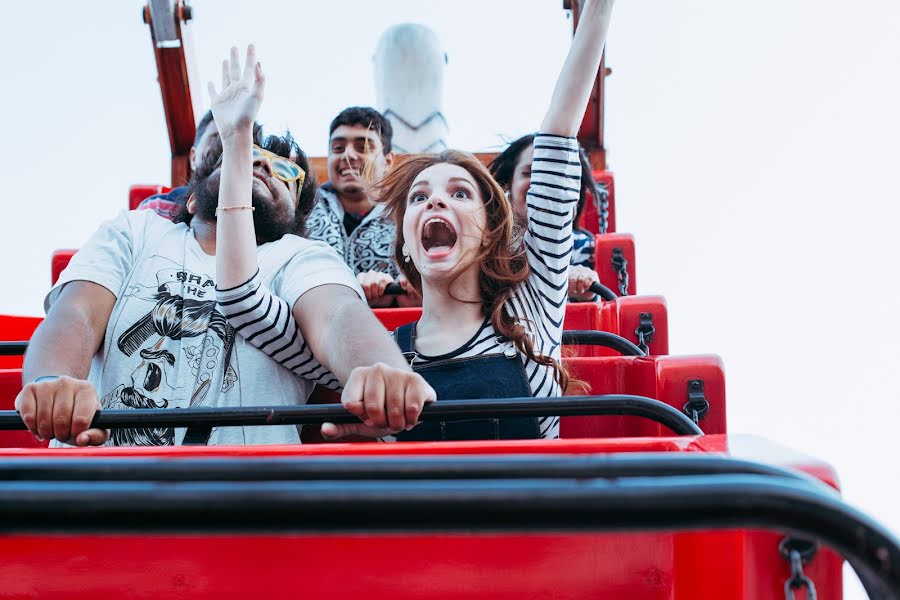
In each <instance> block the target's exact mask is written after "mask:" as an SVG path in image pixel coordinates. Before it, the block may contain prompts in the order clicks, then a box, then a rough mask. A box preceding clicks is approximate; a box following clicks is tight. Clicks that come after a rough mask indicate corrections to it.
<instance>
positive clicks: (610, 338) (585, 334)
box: [0, 286, 645, 356]
mask: <svg viewBox="0 0 900 600" xmlns="http://www.w3.org/2000/svg"><path fill="white" fill-rule="evenodd" d="M398 287H399V286H398ZM401 289H402V288H401ZM404 293H405V292H404ZM563 343H564V344H580V345H583V346H605V347H607V348H612V349H613V350H617V351H619V352H621V353H622V354H624V355H625V356H645V353H644V351H643V350H641V349H640V348H638V347H637V346H636V345H635V344H634V342H631V341H629V340H627V339H625V338H623V337H621V336H618V335H615V334H614V333H609V332H606V331H591V330H571V331H563ZM27 349H28V342H26V341H21V342H18V341H17V342H0V356H22V355H23V354H25V350H27Z"/></svg>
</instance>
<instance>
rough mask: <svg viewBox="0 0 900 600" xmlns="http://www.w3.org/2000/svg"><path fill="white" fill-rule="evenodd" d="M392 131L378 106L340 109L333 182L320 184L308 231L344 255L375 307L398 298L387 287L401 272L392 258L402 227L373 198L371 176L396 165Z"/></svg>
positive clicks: (333, 138) (333, 130) (332, 135)
mask: <svg viewBox="0 0 900 600" xmlns="http://www.w3.org/2000/svg"><path fill="white" fill-rule="evenodd" d="M392 136H393V129H392V128H391V123H390V122H389V121H388V120H387V119H385V118H384V116H383V115H382V114H381V113H379V112H378V111H377V110H375V109H374V108H369V107H362V106H353V107H350V108H346V109H344V110H343V111H341V112H340V114H338V116H336V117H335V118H334V120H333V121H332V122H331V126H330V127H329V140H328V178H329V182H328V183H326V184H325V185H323V186H322V187H320V188H319V194H320V201H319V202H318V203H317V204H316V206H315V207H314V208H313V211H312V213H311V214H310V216H309V219H308V220H307V226H308V229H309V232H308V234H307V237H309V239H313V240H320V241H323V242H326V243H328V244H329V245H331V247H332V248H334V249H335V250H336V251H337V253H338V254H340V255H341V257H342V258H343V259H344V262H346V263H347V265H348V266H349V267H350V269H351V270H352V271H353V272H354V273H355V274H356V275H357V277H358V279H359V282H360V284H361V285H362V287H363V290H364V291H365V293H366V298H367V300H368V301H369V304H370V305H371V306H376V307H377V306H390V305H391V304H392V303H393V302H394V301H395V297H394V296H385V295H384V289H385V287H386V286H387V284H389V283H391V282H393V281H395V280H396V279H397V277H398V276H399V274H400V270H399V269H398V268H397V265H396V264H394V260H393V244H394V238H395V237H396V235H397V233H396V232H397V230H396V227H395V226H394V223H393V221H391V220H390V219H389V218H387V217H386V216H385V214H384V207H383V206H381V205H377V204H375V202H373V201H372V199H371V198H369V195H368V193H367V190H366V182H367V181H378V180H379V179H381V178H382V177H384V174H385V173H386V172H387V171H388V169H390V168H391V165H392V164H393V162H394V154H393V152H392V149H391V138H392ZM409 300H410V299H408V298H404V299H403V301H404V303H405V304H409Z"/></svg>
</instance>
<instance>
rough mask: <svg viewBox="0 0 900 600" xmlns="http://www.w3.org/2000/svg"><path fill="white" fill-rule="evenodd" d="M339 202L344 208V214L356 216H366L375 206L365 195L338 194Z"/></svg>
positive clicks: (362, 193) (361, 193)
mask: <svg viewBox="0 0 900 600" xmlns="http://www.w3.org/2000/svg"><path fill="white" fill-rule="evenodd" d="M337 198H338V201H339V202H340V203H341V206H343V207H344V212H348V213H353V214H354V215H364V214H366V213H367V212H369V211H370V210H372V207H373V206H375V203H374V202H372V201H371V200H370V199H369V197H368V196H367V195H366V194H365V193H364V192H360V193H358V194H341V193H338V194H337Z"/></svg>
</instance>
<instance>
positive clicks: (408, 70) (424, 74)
mask: <svg viewBox="0 0 900 600" xmlns="http://www.w3.org/2000/svg"><path fill="white" fill-rule="evenodd" d="M374 60H375V94H376V99H377V100H376V101H377V104H378V110H380V111H381V113H382V114H384V116H385V117H387V118H388V119H390V121H391V125H392V126H393V127H394V143H393V145H394V152H407V153H414V152H440V151H441V150H446V149H447V120H446V119H445V118H444V114H443V112H442V108H443V97H444V68H445V66H446V65H447V54H446V53H445V52H444V50H443V47H442V46H441V43H440V41H438V38H437V36H436V35H435V34H434V32H433V31H431V30H430V29H429V28H427V27H425V26H424V25H417V24H415V23H403V24H401V25H394V26H392V27H390V28H388V29H387V30H385V32H384V33H382V34H381V38H379V40H378V47H377V48H376V50H375V59H374Z"/></svg>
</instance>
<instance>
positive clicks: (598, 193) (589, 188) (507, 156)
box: [488, 133, 603, 229]
mask: <svg viewBox="0 0 900 600" xmlns="http://www.w3.org/2000/svg"><path fill="white" fill-rule="evenodd" d="M534 136H535V134H533V133H529V134H527V135H523V136H522V137H520V138H519V139H517V140H514V141H513V142H512V143H510V145H509V146H507V147H506V149H505V150H504V151H503V152H501V153H500V154H498V155H497V158H495V159H494V160H492V161H491V164H489V165H488V169H489V170H490V171H491V175H493V176H494V179H495V180H496V181H497V183H499V184H500V187H502V188H503V189H505V190H508V189H509V186H510V185H512V180H513V173H514V172H515V170H516V163H517V162H519V156H521V155H522V151H523V150H525V148H528V147H529V146H531V145H532V144H533V143H534ZM578 159H579V162H581V190H580V192H579V193H578V210H577V211H576V213H575V227H576V228H578V229H583V228H582V227H581V226H580V221H581V213H582V212H583V211H584V203H585V200H586V199H587V192H590V193H591V195H592V196H593V197H594V201H595V202H599V201H600V198H601V197H602V194H603V191H602V190H601V189H600V185H599V184H598V183H597V182H596V181H595V180H594V174H593V172H592V171H591V163H590V160H589V159H588V155H587V152H585V151H584V148H582V147H581V144H579V145H578Z"/></svg>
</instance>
